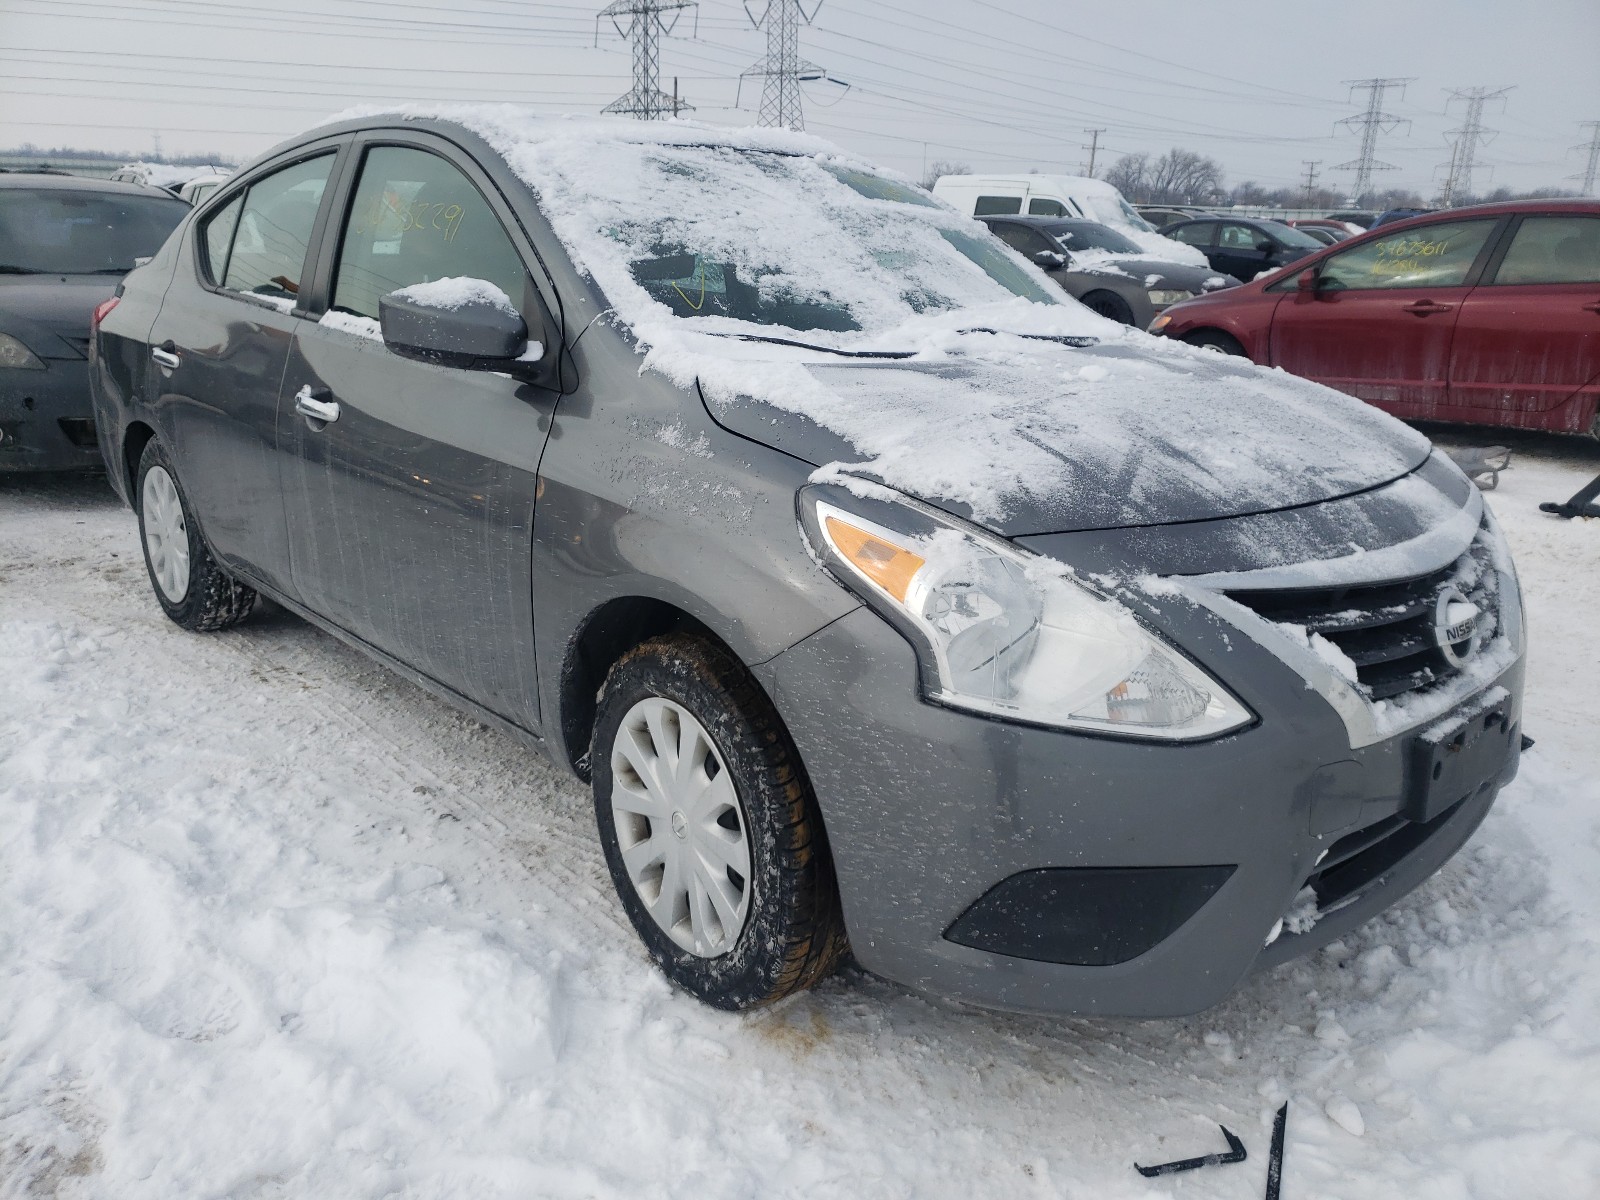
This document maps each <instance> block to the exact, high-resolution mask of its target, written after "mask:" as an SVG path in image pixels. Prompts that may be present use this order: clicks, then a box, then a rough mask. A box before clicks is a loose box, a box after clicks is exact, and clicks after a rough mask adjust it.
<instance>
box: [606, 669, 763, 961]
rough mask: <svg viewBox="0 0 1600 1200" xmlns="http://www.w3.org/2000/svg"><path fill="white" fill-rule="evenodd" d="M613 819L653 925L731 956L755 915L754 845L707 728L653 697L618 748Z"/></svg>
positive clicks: (693, 949)
mask: <svg viewBox="0 0 1600 1200" xmlns="http://www.w3.org/2000/svg"><path fill="white" fill-rule="evenodd" d="M611 817H612V820H613V822H614V823H615V825H616V830H617V845H618V848H619V849H620V850H621V851H622V861H623V865H624V866H625V868H626V870H627V873H628V880H629V882H630V883H632V884H633V888H634V891H636V892H638V894H639V898H640V899H641V900H643V901H644V906H645V908H646V909H648V910H649V912H650V916H651V917H652V918H653V919H654V920H655V923H656V924H657V925H659V926H661V928H662V929H663V930H664V931H665V932H666V934H667V936H668V937H670V938H671V939H672V940H673V941H674V942H676V943H677V944H678V945H679V946H680V947H682V948H683V949H685V950H687V951H689V952H690V953H692V954H697V955H699V956H700V957H701V958H716V957H717V956H718V955H720V954H726V953H727V952H728V951H729V950H731V949H733V945H734V943H735V942H737V941H738V940H739V932H740V931H741V930H742V929H743V928H744V922H745V918H746V917H747V916H748V915H749V912H750V836H749V831H748V830H747V829H746V827H745V819H744V812H743V811H742V810H741V809H740V807H739V797H738V794H737V793H736V792H735V791H734V788H733V780H732V779H731V778H730V777H729V775H728V770H727V766H726V764H725V763H723V761H722V756H721V755H720V754H719V753H718V752H717V748H716V746H715V745H713V744H712V741H711V735H710V734H708V733H707V732H706V731H705V727H704V726H703V725H701V724H700V722H699V721H697V720H695V718H694V716H693V715H692V714H691V713H690V712H689V711H688V710H687V709H686V708H684V707H683V706H682V705H679V704H674V703H673V702H672V701H671V700H665V699H662V698H661V697H659V696H652V697H651V698H649V699H647V700H641V701H639V703H637V704H635V705H634V706H633V707H632V708H630V709H629V710H628V715H627V716H626V717H624V718H623V719H622V726H621V728H619V729H618V730H617V737H616V741H615V742H614V743H613V745H612V747H611Z"/></svg>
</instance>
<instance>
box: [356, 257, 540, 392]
mask: <svg viewBox="0 0 1600 1200" xmlns="http://www.w3.org/2000/svg"><path fill="white" fill-rule="evenodd" d="M378 324H379V325H380V326H381V328H382V329H383V344H384V345H385V346H387V347H389V349H391V350H393V351H394V352H395V353H396V354H399V355H402V356H403V357H405V358H416V359H421V360H423V361H424V362H432V363H438V364H439V365H441V366H446V367H466V368H469V369H477V370H494V369H504V368H506V367H507V366H509V365H510V364H511V363H514V362H516V361H518V360H519V359H520V360H522V361H525V362H526V361H530V360H533V359H536V358H539V357H543V347H542V346H538V345H537V344H530V343H529V340H528V323H527V322H526V321H524V320H523V319H522V316H521V314H520V313H518V312H517V310H516V307H515V306H514V305H513V304H512V303H511V299H510V297H508V296H507V295H506V294H505V293H504V292H502V291H501V290H500V289H499V288H497V287H496V286H495V285H494V284H492V283H489V282H488V281H487V280H483V279H439V280H435V281H434V282H432V283H417V284H413V285H412V286H410V287H408V288H401V289H400V290H399V291H396V292H390V293H389V294H388V295H387V296H384V297H382V298H381V299H379V301H378ZM530 352H531V353H530Z"/></svg>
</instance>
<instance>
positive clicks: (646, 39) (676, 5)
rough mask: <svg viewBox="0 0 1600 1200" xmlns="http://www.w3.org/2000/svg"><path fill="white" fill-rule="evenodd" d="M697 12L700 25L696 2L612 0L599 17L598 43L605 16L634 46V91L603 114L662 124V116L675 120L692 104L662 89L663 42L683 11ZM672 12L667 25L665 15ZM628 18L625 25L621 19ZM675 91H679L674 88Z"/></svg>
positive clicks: (686, 0) (596, 33)
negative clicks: (674, 118) (689, 9)
mask: <svg viewBox="0 0 1600 1200" xmlns="http://www.w3.org/2000/svg"><path fill="white" fill-rule="evenodd" d="M686 8H693V9H695V21H696V24H697V25H698V23H699V6H698V5H697V4H696V3H695V0H613V2H612V3H610V4H608V5H606V6H605V7H604V8H603V9H601V10H600V12H599V13H598V14H596V16H595V19H594V23H595V32H594V38H595V44H596V45H599V43H600V22H601V20H603V19H604V18H606V17H610V18H611V24H612V25H613V26H614V27H615V28H616V31H617V33H618V34H619V35H620V36H622V37H624V38H627V39H628V40H629V41H631V42H632V43H633V89H632V90H631V91H630V92H629V93H628V94H627V95H626V96H620V97H618V98H617V99H616V100H613V101H612V102H611V103H610V104H608V105H606V106H605V108H604V109H602V110H601V111H602V112H608V113H619V114H621V115H623V116H627V117H638V118H639V120H641V121H659V120H660V119H661V118H662V117H675V116H677V115H678V114H679V113H680V112H683V111H684V110H685V109H688V108H692V107H693V106H692V105H689V104H685V103H684V102H683V101H682V100H680V99H678V97H677V96H676V95H671V96H669V95H667V94H666V93H665V92H663V91H662V90H661V83H660V79H661V39H662V38H664V37H666V36H667V35H668V34H670V33H671V32H672V30H673V27H674V26H676V25H677V23H678V18H679V17H680V16H681V15H682V10H683V9H686ZM669 12H670V13H671V14H672V20H671V21H670V22H666V21H664V20H663V18H662V14H663V13H669ZM623 17H627V18H628V24H627V25H626V26H624V25H623V23H622V18H623ZM674 91H676V89H674Z"/></svg>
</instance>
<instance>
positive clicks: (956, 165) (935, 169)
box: [922, 159, 972, 192]
mask: <svg viewBox="0 0 1600 1200" xmlns="http://www.w3.org/2000/svg"><path fill="white" fill-rule="evenodd" d="M971 174H972V168H971V167H970V166H969V165H968V164H966V163H964V162H945V161H943V160H942V159H936V160H935V161H933V162H931V163H929V164H928V173H927V174H926V175H924V176H923V177H922V186H923V187H925V188H927V189H928V190H929V191H930V192H931V191H932V190H933V185H934V184H936V183H938V182H939V177H940V176H941V175H971Z"/></svg>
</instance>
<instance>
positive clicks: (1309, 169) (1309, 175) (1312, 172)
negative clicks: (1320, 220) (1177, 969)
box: [1300, 158, 1322, 208]
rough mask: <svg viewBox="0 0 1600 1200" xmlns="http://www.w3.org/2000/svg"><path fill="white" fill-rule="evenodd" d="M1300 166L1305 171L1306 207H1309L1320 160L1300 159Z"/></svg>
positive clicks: (1320, 163)
mask: <svg viewBox="0 0 1600 1200" xmlns="http://www.w3.org/2000/svg"><path fill="white" fill-rule="evenodd" d="M1300 165H1301V166H1303V167H1305V169H1306V207H1307V208H1310V207H1311V193H1312V192H1314V191H1315V190H1316V187H1317V168H1318V167H1320V166H1321V165H1322V160H1321V159H1320V158H1302V159H1301V160H1300Z"/></svg>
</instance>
